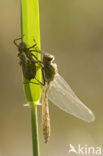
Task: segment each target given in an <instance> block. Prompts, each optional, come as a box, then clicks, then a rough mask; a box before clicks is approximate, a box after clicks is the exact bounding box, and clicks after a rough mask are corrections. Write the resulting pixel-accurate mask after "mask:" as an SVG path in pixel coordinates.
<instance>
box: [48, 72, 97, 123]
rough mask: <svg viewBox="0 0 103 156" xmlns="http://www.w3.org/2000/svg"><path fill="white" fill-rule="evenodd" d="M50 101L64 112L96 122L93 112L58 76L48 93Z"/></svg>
mask: <svg viewBox="0 0 103 156" xmlns="http://www.w3.org/2000/svg"><path fill="white" fill-rule="evenodd" d="M48 98H49V100H50V101H51V102H52V103H54V104H55V105H56V106H58V107H59V108H60V109H62V110H63V111H65V112H67V113H70V114H72V115H74V116H75V117H77V118H79V119H81V120H84V121H86V122H92V121H94V120H95V117H94V114H93V113H92V111H91V110H90V109H89V108H88V107H87V106H85V105H84V104H83V103H82V102H81V101H80V99H79V98H78V97H77V96H76V95H75V93H74V92H73V90H72V89H71V88H70V86H69V85H68V83H67V82H66V81H65V80H64V79H63V78H62V77H61V76H60V75H59V74H57V75H56V77H55V80H54V81H53V84H52V86H51V88H50V89H49V92H48Z"/></svg>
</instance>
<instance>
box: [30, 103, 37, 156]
mask: <svg viewBox="0 0 103 156" xmlns="http://www.w3.org/2000/svg"><path fill="white" fill-rule="evenodd" d="M30 108H31V123H32V146H33V156H39V143H38V122H37V121H38V120H37V106H35V105H31V106H30Z"/></svg>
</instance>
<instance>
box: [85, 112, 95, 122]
mask: <svg viewBox="0 0 103 156" xmlns="http://www.w3.org/2000/svg"><path fill="white" fill-rule="evenodd" d="M89 114H90V115H89V118H88V120H87V122H88V123H91V122H94V121H95V115H94V113H93V112H92V111H91V110H89Z"/></svg>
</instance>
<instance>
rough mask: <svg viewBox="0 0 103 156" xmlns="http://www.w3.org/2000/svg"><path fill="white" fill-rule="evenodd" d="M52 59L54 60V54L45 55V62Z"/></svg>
mask: <svg viewBox="0 0 103 156" xmlns="http://www.w3.org/2000/svg"><path fill="white" fill-rule="evenodd" d="M52 61H54V56H53V55H50V54H47V53H46V54H45V55H44V56H43V62H44V63H50V62H52Z"/></svg>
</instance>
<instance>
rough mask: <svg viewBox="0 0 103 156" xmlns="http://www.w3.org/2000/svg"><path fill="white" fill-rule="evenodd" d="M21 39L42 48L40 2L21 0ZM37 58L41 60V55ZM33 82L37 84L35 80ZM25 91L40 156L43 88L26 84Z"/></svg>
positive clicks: (37, 153)
mask: <svg viewBox="0 0 103 156" xmlns="http://www.w3.org/2000/svg"><path fill="white" fill-rule="evenodd" d="M21 38H22V40H23V41H24V42H25V43H26V45H27V46H28V47H30V46H32V45H34V41H33V40H36V42H37V45H38V48H40V32H39V8H38V0H21ZM34 54H35V52H34ZM36 56H37V57H38V59H40V54H37V55H36ZM36 78H37V79H38V80H39V81H41V70H40V69H39V70H38V71H37V74H36ZM23 81H24V83H25V82H26V83H27V82H28V81H27V80H26V79H25V77H23ZM32 82H35V79H34V80H32ZM24 90H25V96H26V99H27V102H28V103H29V104H30V108H31V124H32V144H33V156H39V145H38V122H37V104H38V103H39V100H40V97H41V87H40V86H39V85H35V84H33V83H28V84H24Z"/></svg>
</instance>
